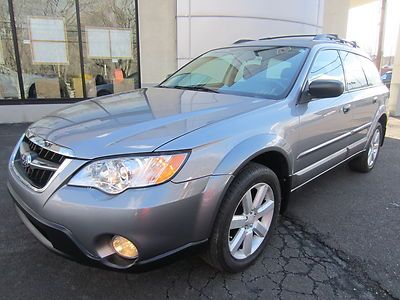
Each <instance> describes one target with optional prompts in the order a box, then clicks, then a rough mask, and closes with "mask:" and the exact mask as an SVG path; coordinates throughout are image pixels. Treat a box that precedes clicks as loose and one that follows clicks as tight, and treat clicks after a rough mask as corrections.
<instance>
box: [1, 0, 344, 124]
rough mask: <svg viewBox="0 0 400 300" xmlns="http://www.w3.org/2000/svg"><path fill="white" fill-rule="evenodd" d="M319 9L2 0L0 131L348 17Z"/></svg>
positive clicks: (292, 2)
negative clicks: (216, 52)
mask: <svg viewBox="0 0 400 300" xmlns="http://www.w3.org/2000/svg"><path fill="white" fill-rule="evenodd" d="M326 2H327V0H280V1H279V2H276V1H273V0H252V1H251V4H250V3H249V2H248V1H246V0H234V1H233V0H218V1H211V0H57V1H54V0H0V106H1V107H0V123H13V122H31V121H35V120H37V119H38V118H40V117H41V116H44V115H46V114H49V113H51V112H52V111H54V110H56V109H59V108H61V107H64V106H66V105H69V104H71V103H75V102H78V101H82V100H85V99H89V98H92V97H96V96H101V95H107V94H112V93H118V92H122V91H127V90H132V89H134V88H137V87H141V86H142V87H145V86H151V85H154V84H157V83H159V82H160V81H162V80H163V79H164V78H165V77H166V76H167V75H168V74H170V73H172V72H174V71H175V70H176V69H177V68H179V67H180V66H182V65H184V64H185V63H187V62H188V61H190V60H191V59H193V58H195V57H197V56H198V55H200V54H201V53H203V52H204V51H207V50H208V49H212V48H216V47H221V46H226V45H230V44H232V43H233V42H235V41H236V40H239V39H243V38H250V39H257V38H262V37H266V36H273V35H284V34H315V33H320V32H323V31H324V27H325V28H329V30H333V29H334V28H335V20H338V19H339V20H342V21H343V22H341V23H344V22H347V11H346V10H345V9H342V8H340V9H338V8H337V5H333V6H332V5H330V4H332V3H330V4H329V3H328V4H327V3H326ZM336 2H337V1H335V3H336ZM339 2H340V1H339ZM341 2H346V3H347V2H349V1H348V0H342V1H341ZM325 8H326V9H325ZM337 26H338V27H337V30H336V31H340V33H342V32H341V31H343V30H344V29H343V28H345V26H344V25H343V24H341V25H340V24H337ZM342 34H343V33H342Z"/></svg>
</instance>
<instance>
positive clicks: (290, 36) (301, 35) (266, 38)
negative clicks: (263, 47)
mask: <svg viewBox="0 0 400 300" xmlns="http://www.w3.org/2000/svg"><path fill="white" fill-rule="evenodd" d="M314 36H315V34H294V35H278V36H271V37H265V38H261V39H259V40H260V41H264V40H275V39H286V38H294V37H314Z"/></svg>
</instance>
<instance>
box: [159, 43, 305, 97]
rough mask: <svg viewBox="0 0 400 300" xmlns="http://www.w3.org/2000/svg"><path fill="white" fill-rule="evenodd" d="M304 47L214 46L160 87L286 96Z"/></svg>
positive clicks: (299, 65) (300, 60)
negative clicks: (217, 47) (218, 47)
mask: <svg viewBox="0 0 400 300" xmlns="http://www.w3.org/2000/svg"><path fill="white" fill-rule="evenodd" d="M307 53H308V49H307V48H301V47H267V48H266V47H237V48H223V49H218V50H213V51H210V52H207V53H205V54H203V55H202V56H200V57H198V58H197V59H195V60H193V61H192V62H190V63H189V64H187V65H186V66H184V67H183V68H182V69H180V70H179V71H177V72H176V73H174V74H173V75H172V76H170V77H169V78H168V79H166V80H165V81H164V82H163V83H161V84H160V85H159V87H165V88H178V89H187V90H197V91H208V92H214V93H224V94H233V95H242V96H251V97H260V98H271V99H282V98H284V97H286V96H287V94H288V93H289V91H290V89H291V86H292V84H293V82H294V80H295V78H296V77H297V74H298V73H299V71H300V68H301V66H302V65H303V62H304V60H305V58H306V56H307Z"/></svg>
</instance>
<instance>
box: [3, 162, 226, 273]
mask: <svg viewBox="0 0 400 300" xmlns="http://www.w3.org/2000/svg"><path fill="white" fill-rule="evenodd" d="M83 163H84V162H82V161H72V163H70V164H69V165H68V167H67V168H65V170H64V172H62V173H60V174H59V175H58V176H57V178H55V180H54V181H53V182H52V184H51V185H50V186H49V187H48V188H47V189H46V190H45V191H42V192H37V191H35V190H32V189H30V188H29V187H28V186H26V184H24V183H23V182H21V180H20V179H19V178H18V175H17V174H16V173H15V170H14V169H13V168H12V167H11V166H10V167H9V182H8V189H9V192H10V194H11V195H12V197H13V198H14V200H15V202H16V204H17V211H18V214H19V215H20V218H21V219H22V221H23V222H24V223H25V225H26V226H27V227H28V228H29V229H30V231H31V232H32V233H33V234H34V235H35V236H36V237H37V238H38V239H39V240H40V241H41V242H42V243H43V244H44V245H45V246H47V247H48V248H50V249H51V250H54V251H56V252H58V253H61V254H64V255H68V256H71V257H77V258H85V259H89V260H91V261H98V262H100V263H102V264H104V265H107V266H110V267H113V268H120V269H121V268H128V267H130V266H132V265H133V264H142V263H146V262H150V261H153V260H156V259H159V258H162V257H164V256H166V255H168V254H171V253H173V252H176V251H178V250H181V249H183V248H185V247H187V246H190V245H193V244H197V243H200V242H203V241H205V240H207V238H208V237H209V235H210V232H211V229H212V224H213V222H214V218H215V215H216V212H217V210H218V207H219V201H220V200H221V199H220V198H221V197H220V196H221V195H222V194H223V191H224V189H225V186H227V184H228V182H229V180H230V179H231V176H229V175H226V176H225V175H224V176H209V177H204V178H199V179H196V180H191V181H187V182H182V183H174V182H167V183H165V184H162V185H159V186H153V187H148V188H140V189H129V190H126V191H125V192H123V193H121V194H118V195H108V194H105V193H103V192H101V191H98V190H96V189H92V188H82V187H74V186H68V185H66V182H67V179H68V178H69V177H70V175H71V174H72V173H73V172H74V171H75V170H77V169H78V168H79V167H80V166H81V165H82V164H83ZM68 173H70V174H68ZM114 235H121V236H124V237H126V238H128V239H129V240H131V241H132V242H133V243H134V244H135V245H136V246H137V248H138V251H139V257H138V258H137V259H136V260H127V259H123V258H121V257H118V256H117V255H116V254H115V253H114V251H113V249H112V247H111V246H110V241H111V238H112V237H113V236H114Z"/></svg>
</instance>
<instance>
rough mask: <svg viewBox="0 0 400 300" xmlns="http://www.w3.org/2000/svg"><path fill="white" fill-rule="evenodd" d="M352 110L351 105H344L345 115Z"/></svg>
mask: <svg viewBox="0 0 400 300" xmlns="http://www.w3.org/2000/svg"><path fill="white" fill-rule="evenodd" d="M350 108H351V104H346V105H343V107H342V111H343V112H344V113H345V114H347V113H348V112H349V111H350Z"/></svg>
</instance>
